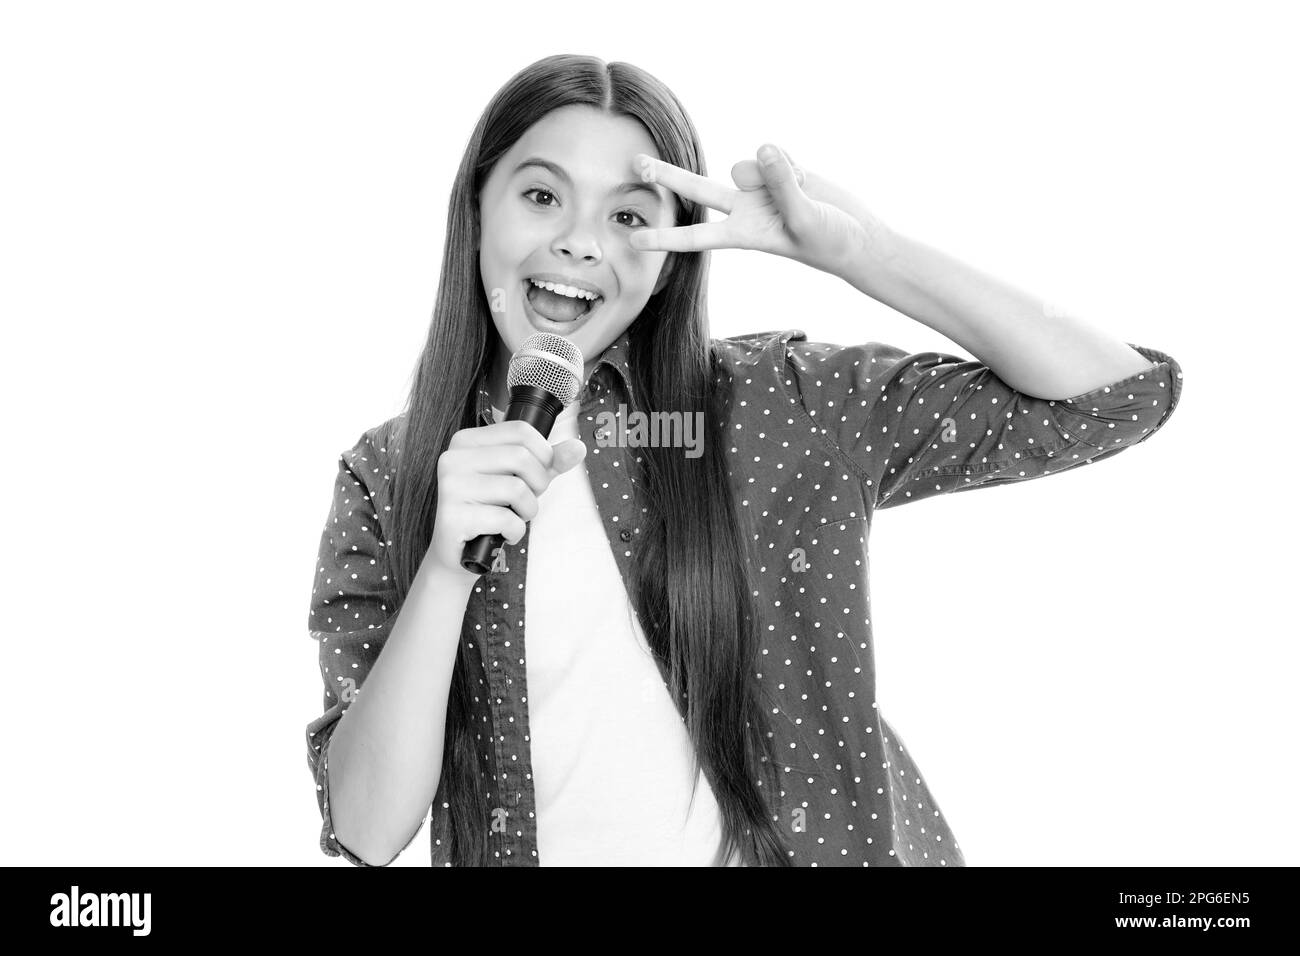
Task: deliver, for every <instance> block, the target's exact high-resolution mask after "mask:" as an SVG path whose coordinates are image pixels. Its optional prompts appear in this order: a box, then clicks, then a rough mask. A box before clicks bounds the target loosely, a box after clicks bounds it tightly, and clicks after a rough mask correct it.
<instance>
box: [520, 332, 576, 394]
mask: <svg viewBox="0 0 1300 956" xmlns="http://www.w3.org/2000/svg"><path fill="white" fill-rule="evenodd" d="M582 364H583V363H582V351H581V350H580V349H579V348H578V347H577V346H576V345H574V344H573V343H572V342H570V341H569V340H568V339H566V338H564V337H563V336H561V335H553V334H552V333H550V332H534V333H533V334H532V335H530V336H528V338H526V339H524V344H523V345H521V346H519V351H518V352H516V353H515V354H514V355H513V356H512V357H511V359H510V371H509V372H507V373H506V387H507V388H514V387H515V386H516V385H533V386H540V387H542V388H544V389H546V390H547V391H548V392H550V393H551V394H552V395H554V396H555V397H556V398H558V399H559V400H560V404H562V405H568V404H570V403H571V402H572V401H573V400H574V399H575V398H577V397H578V389H580V388H581V387H582Z"/></svg>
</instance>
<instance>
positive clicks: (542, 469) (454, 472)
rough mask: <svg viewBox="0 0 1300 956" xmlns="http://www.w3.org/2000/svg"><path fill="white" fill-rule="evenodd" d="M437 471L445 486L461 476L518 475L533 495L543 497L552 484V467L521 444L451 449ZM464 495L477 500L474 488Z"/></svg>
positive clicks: (444, 454)
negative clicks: (543, 493) (539, 459)
mask: <svg viewBox="0 0 1300 956" xmlns="http://www.w3.org/2000/svg"><path fill="white" fill-rule="evenodd" d="M547 447H550V446H547ZM438 469H439V473H438V481H439V483H440V484H444V485H445V484H446V483H448V482H450V481H454V480H455V479H456V478H457V476H462V475H469V476H470V477H471V480H472V479H473V478H475V477H482V476H486V475H515V476H517V477H519V478H521V479H522V480H523V481H524V483H525V484H527V485H528V487H529V489H531V490H532V492H533V494H535V495H540V494H541V493H542V492H543V491H545V490H546V486H547V485H549V484H550V483H551V470H550V468H548V467H546V466H544V465H543V464H542V463H541V462H540V461H538V460H537V456H536V455H534V454H533V451H532V449H531V448H525V447H523V446H522V445H491V446H488V447H484V448H456V449H453V448H448V449H447V451H445V452H443V454H442V457H441V458H440V459H439V460H438ZM458 493H459V490H458ZM464 494H465V497H466V498H467V499H468V500H471V501H472V500H475V499H476V498H477V496H476V495H475V494H474V489H473V488H470V489H466V490H465V491H464Z"/></svg>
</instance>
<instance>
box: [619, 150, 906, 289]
mask: <svg viewBox="0 0 1300 956" xmlns="http://www.w3.org/2000/svg"><path fill="white" fill-rule="evenodd" d="M769 150H770V151H771V152H772V156H773V161H772V162H770V163H768V162H764V161H763V160H764V158H765V157H766V156H767V154H768V151H769ZM758 157H759V159H758V161H755V160H752V159H745V160H741V161H740V162H738V163H736V165H734V166H732V167H731V178H732V179H733V180H734V181H735V183H736V186H737V188H735V189H732V188H730V187H728V186H723V185H721V184H720V183H716V182H714V181H713V180H711V179H707V178H705V177H703V176H698V175H696V174H695V173H692V172H690V171H689V170H685V169H682V168H681V167H680V166H674V165H673V164H672V163H668V162H664V161H663V160H661V159H654V158H653V157H650V156H647V155H645V154H644V153H637V154H636V155H635V156H634V157H633V162H634V163H635V164H636V166H637V167H638V169H639V171H640V173H641V179H642V181H643V182H657V183H660V184H661V185H663V186H666V187H667V188H668V189H671V190H672V191H673V192H674V193H676V194H677V195H679V196H682V197H684V198H686V199H689V200H691V201H693V202H697V203H700V204H702V205H704V206H708V207H709V208H710V209H716V210H718V211H719V212H724V213H726V214H727V218H726V219H722V220H718V221H712V222H702V223H697V224H695V225H690V226H673V227H670V228H667V229H638V230H636V231H635V232H633V233H632V234H631V237H630V240H629V241H630V243H631V245H632V248H634V249H642V250H663V251H667V252H700V251H702V250H705V249H757V250H759V251H760V252H770V253H772V254H773V255H778V256H784V257H786V258H787V259H794V260H795V261H796V262H802V263H803V264H804V265H808V266H812V267H813V268H814V269H820V270H821V271H823V272H828V273H830V274H832V275H837V276H841V277H844V276H846V275H848V271H847V270H848V268H849V265H850V263H852V262H853V261H854V259H855V258H856V257H859V256H866V255H870V254H872V253H873V252H878V251H879V250H880V249H881V248H882V246H886V245H887V230H886V229H885V228H884V226H883V225H882V224H881V223H880V222H879V221H878V220H877V219H876V218H875V217H874V216H872V215H871V213H870V212H869V211H868V210H867V209H866V207H865V206H864V205H863V204H862V202H861V201H860V200H858V199H857V198H856V197H854V196H852V195H850V194H849V193H847V192H845V191H844V190H843V189H840V188H839V187H838V186H835V185H834V184H833V183H830V182H827V181H826V180H824V179H822V178H821V177H820V176H818V175H817V174H816V173H812V172H810V171H808V170H805V169H801V168H800V167H798V166H795V165H794V163H793V161H792V160H791V159H790V157H789V155H788V154H786V153H785V151H784V150H779V149H776V148H775V147H773V146H770V145H769V146H764V147H763V148H762V149H760V150H759V152H758Z"/></svg>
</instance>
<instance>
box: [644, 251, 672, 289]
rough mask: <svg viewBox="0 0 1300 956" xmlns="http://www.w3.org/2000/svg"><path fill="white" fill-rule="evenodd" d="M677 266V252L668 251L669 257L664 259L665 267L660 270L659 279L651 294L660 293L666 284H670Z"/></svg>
mask: <svg viewBox="0 0 1300 956" xmlns="http://www.w3.org/2000/svg"><path fill="white" fill-rule="evenodd" d="M676 267H677V253H675V252H670V253H668V258H667V259H665V260H664V264H663V267H662V268H661V269H660V270H659V281H658V282H656V283H655V289H654V291H653V292H652V293H650V294H651V295H658V294H659V293H660V292H662V291H663V289H664V286H666V285H667V284H668V280H669V279H671V278H672V275H673V269H675V268H676Z"/></svg>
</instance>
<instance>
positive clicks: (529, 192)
mask: <svg viewBox="0 0 1300 956" xmlns="http://www.w3.org/2000/svg"><path fill="white" fill-rule="evenodd" d="M533 193H537V194H538V195H541V196H550V197H551V198H552V199H554V198H555V193H553V192H551V191H550V190H548V189H542V188H541V187H539V186H534V187H532V188H531V189H526V190H524V195H525V196H531V195H532V194H533ZM528 201H529V202H531V203H532V204H533V205H535V206H544V207H545V206H552V205H554V203H549V202H539V201H538V200H536V199H529V200H528ZM614 215H616V216H634V217H636V219H638V220H639V221H640V225H639V226H638V225H637V224H636V223H623V224H622V225H625V226H631V227H633V228H640V227H641V226H648V225H650V223H649V222H647V221H646V219H645V217H644V216H642V215H641V214H640V213H639V212H633V211H632V210H631V209H623V210H620V211H619V212H616V213H615V214H614Z"/></svg>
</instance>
